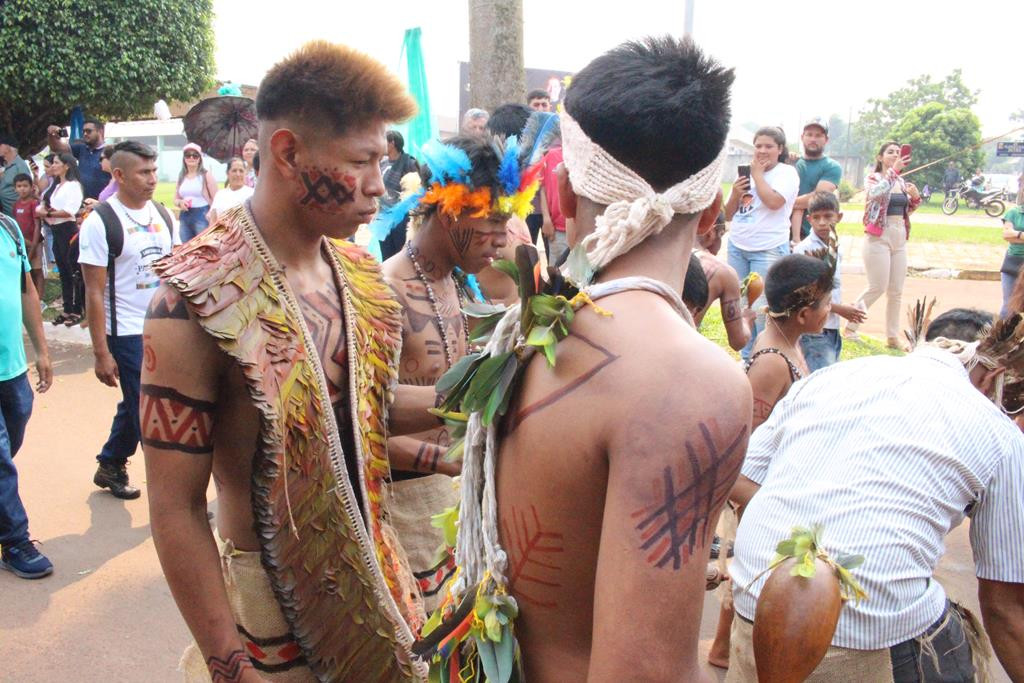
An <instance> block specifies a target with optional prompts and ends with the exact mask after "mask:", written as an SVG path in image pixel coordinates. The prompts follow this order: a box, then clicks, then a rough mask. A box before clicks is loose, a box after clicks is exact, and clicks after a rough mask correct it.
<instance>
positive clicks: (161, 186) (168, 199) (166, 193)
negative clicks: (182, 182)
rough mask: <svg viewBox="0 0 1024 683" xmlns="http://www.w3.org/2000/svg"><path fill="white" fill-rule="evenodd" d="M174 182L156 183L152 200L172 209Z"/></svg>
mask: <svg viewBox="0 0 1024 683" xmlns="http://www.w3.org/2000/svg"><path fill="white" fill-rule="evenodd" d="M174 187H175V184H174V183H157V186H156V192H154V193H153V200H154V201H157V202H160V203H161V204H163V205H164V206H166V207H167V209H168V210H170V211H173V210H174Z"/></svg>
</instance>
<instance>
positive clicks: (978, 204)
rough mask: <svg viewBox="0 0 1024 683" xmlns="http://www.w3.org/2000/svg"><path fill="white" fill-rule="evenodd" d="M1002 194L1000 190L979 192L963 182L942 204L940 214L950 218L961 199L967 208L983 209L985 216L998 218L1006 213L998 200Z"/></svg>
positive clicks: (967, 182) (1003, 205) (1004, 205)
mask: <svg viewBox="0 0 1024 683" xmlns="http://www.w3.org/2000/svg"><path fill="white" fill-rule="evenodd" d="M1002 194H1003V191H1002V190H1001V189H995V190H980V189H978V188H976V187H975V186H973V185H971V183H970V182H969V181H964V182H962V183H960V185H959V187H957V188H956V189H954V190H953V192H952V194H950V196H948V197H946V199H945V200H944V201H943V202H942V213H944V214H946V215H947V216H952V215H953V214H954V213H956V210H957V209H959V208H960V200H961V199H962V200H963V201H964V202H965V203H966V204H967V208H969V209H984V210H985V213H986V214H987V215H989V216H992V217H993V218H999V217H1000V216H1002V215H1003V213H1004V212H1005V211H1006V204H1004V203H1003V202H1002V200H1001V199H1000V197H1002Z"/></svg>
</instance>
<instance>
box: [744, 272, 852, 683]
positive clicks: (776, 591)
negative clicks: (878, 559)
mask: <svg viewBox="0 0 1024 683" xmlns="http://www.w3.org/2000/svg"><path fill="white" fill-rule="evenodd" d="M751 284H753V283H751ZM795 563H796V560H795V559H793V558H788V559H786V560H785V561H784V562H782V563H781V564H779V566H777V567H776V568H775V569H774V570H773V571H772V573H771V575H770V576H769V577H768V580H767V581H766V582H765V584H764V588H763V589H762V590H761V595H760V596H759V597H758V600H757V609H756V611H755V612H754V636H753V639H754V663H755V665H756V666H757V680H758V683H798V682H799V681H803V680H805V679H806V678H807V677H808V676H810V674H811V672H813V671H814V669H815V668H817V666H818V664H819V663H821V660H822V658H824V656H825V652H827V651H828V648H829V645H830V644H831V643H832V636H833V635H835V632H836V624H838V622H839V612H840V610H841V609H842V607H843V600H842V596H841V595H840V591H839V576H838V575H837V574H836V572H835V570H833V568H832V567H831V566H829V565H828V564H827V563H825V562H823V561H822V560H820V559H818V560H815V565H816V571H815V572H814V576H813V577H812V578H805V577H803V576H791V575H790V570H791V569H792V568H793V565H794V564H795Z"/></svg>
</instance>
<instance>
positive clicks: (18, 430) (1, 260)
mask: <svg viewBox="0 0 1024 683" xmlns="http://www.w3.org/2000/svg"><path fill="white" fill-rule="evenodd" d="M28 272H29V261H28V253H27V251H26V250H25V241H24V239H22V236H21V229H20V228H18V224H17V223H16V222H15V221H14V219H13V218H9V217H7V216H5V215H3V214H0V569H6V570H7V571H9V572H13V573H14V574H15V575H17V576H20V577H21V578H23V579H40V578H42V577H44V576H47V575H49V574H51V573H52V572H53V565H52V564H51V563H50V561H49V560H48V559H46V557H45V556H44V555H42V554H41V553H40V552H39V551H38V550H36V547H35V545H33V544H32V541H31V540H29V536H28V515H27V514H26V513H25V506H24V505H22V503H21V497H20V496H19V495H18V471H17V469H15V467H14V456H15V455H16V454H17V453H18V449H19V448H21V443H22V440H23V439H24V437H25V426H26V425H27V424H28V418H29V416H30V415H31V414H32V387H31V385H30V384H29V381H28V361H27V359H26V358H25V344H24V342H23V341H22V338H21V328H22V325H24V327H25V329H26V330H28V336H29V338H30V339H31V340H32V346H33V348H34V349H35V352H36V370H37V371H38V373H39V381H38V382H37V383H36V391H38V392H39V393H42V392H44V391H46V390H47V389H49V388H50V384H51V383H52V382H53V369H52V367H51V365H50V354H49V352H48V351H47V349H46V338H45V337H44V336H43V319H42V316H40V314H39V296H38V295H37V294H36V288H35V286H33V284H32V278H30V277H28Z"/></svg>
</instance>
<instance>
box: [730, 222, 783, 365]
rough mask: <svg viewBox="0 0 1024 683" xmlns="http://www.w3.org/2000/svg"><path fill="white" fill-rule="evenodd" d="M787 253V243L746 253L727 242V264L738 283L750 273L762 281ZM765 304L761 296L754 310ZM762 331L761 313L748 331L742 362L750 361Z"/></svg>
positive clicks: (762, 319)
mask: <svg viewBox="0 0 1024 683" xmlns="http://www.w3.org/2000/svg"><path fill="white" fill-rule="evenodd" d="M788 253H789V243H788V242H787V243H786V244H780V245H779V246H777V247H775V248H774V249H765V250H763V251H747V250H746V249H740V248H739V247H737V246H735V245H734V244H733V243H732V242H729V254H728V262H729V265H730V266H732V268H733V270H735V271H736V274H737V275H739V277H740V282H742V281H743V280H744V278H746V277H747V275H749V274H750V273H752V272H753V273H757V274H758V275H760V276H761V278H762V279H764V278H765V277H766V276H767V275H768V269H769V268H771V267H772V264H773V263H775V262H776V261H778V260H779V259H780V258H782V257H783V256H785V255H786V254H788ZM766 304H767V300H766V299H765V298H764V294H762V295H761V296H760V297H759V298H758V300H757V301H755V302H754V306H753V308H754V310H755V311H759V310H760V309H762V308H764V307H765V305H766ZM763 329H764V315H763V314H762V313H758V314H757V319H756V320H755V321H754V324H753V325H752V326H751V330H750V341H749V342H747V345H746V346H744V347H743V349H742V350H741V351H740V356H742V357H743V360H749V359H750V352H751V350H752V349H753V348H754V340H756V339H757V335H758V334H760V333H761V331H762V330H763Z"/></svg>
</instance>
